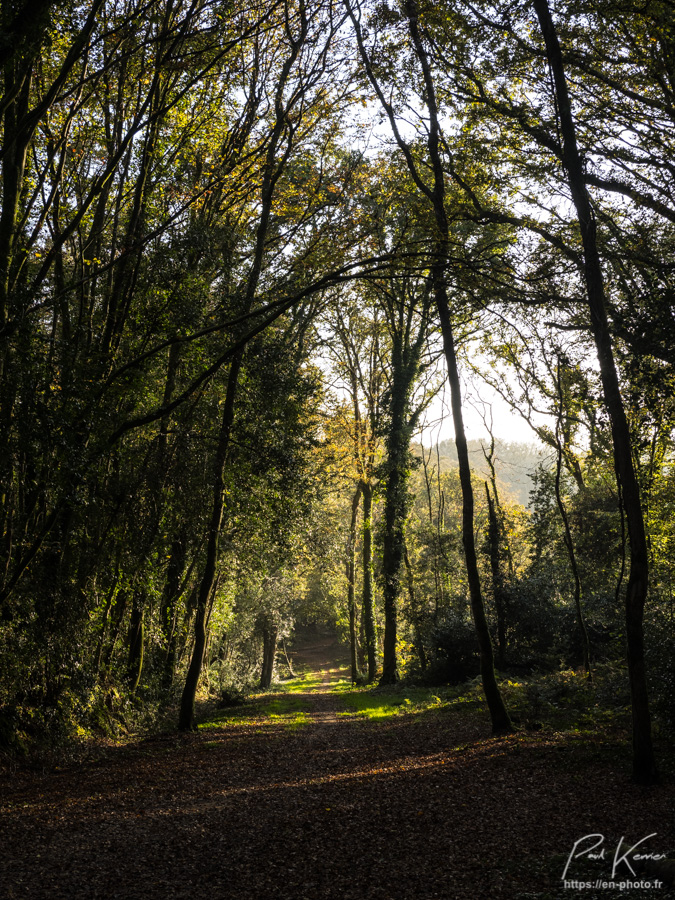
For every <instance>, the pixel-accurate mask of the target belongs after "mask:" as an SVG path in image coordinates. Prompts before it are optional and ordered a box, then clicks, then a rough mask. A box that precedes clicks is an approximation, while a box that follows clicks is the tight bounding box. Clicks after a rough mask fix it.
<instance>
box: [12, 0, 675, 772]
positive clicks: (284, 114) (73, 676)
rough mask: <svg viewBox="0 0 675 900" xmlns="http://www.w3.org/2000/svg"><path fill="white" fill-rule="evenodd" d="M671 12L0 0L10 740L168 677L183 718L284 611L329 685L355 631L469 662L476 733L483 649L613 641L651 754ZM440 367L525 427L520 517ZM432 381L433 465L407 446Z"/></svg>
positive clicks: (500, 726) (266, 642) (244, 666)
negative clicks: (437, 437)
mask: <svg viewBox="0 0 675 900" xmlns="http://www.w3.org/2000/svg"><path fill="white" fill-rule="evenodd" d="M672 21H673V7H672V4H671V3H669V2H667V0H658V2H651V0H650V2H648V3H647V4H646V5H645V4H641V5H638V4H632V3H630V2H629V3H621V4H619V3H617V2H615V0H599V2H594V3H592V4H591V5H590V6H589V5H588V4H584V6H583V9H582V8H580V7H577V6H576V5H575V4H574V3H573V2H564V3H562V4H558V5H557V6H556V7H555V8H554V9H552V8H550V7H549V6H548V4H547V3H546V0H532V2H519V3H517V4H515V5H514V4H512V3H509V4H501V3H498V2H497V3H494V4H491V5H488V6H485V5H483V6H479V7H474V6H472V5H470V4H462V3H459V4H457V3H453V4H446V3H438V2H435V3H433V4H432V3H427V2H426V0H425V2H419V3H418V2H416V0H405V2H401V3H395V2H381V3H366V2H363V3H358V2H354V0H345V2H343V3H338V2H333V0H307V2H305V0H296V2H292V3H289V2H276V0H255V2H250V3H248V4H246V5H243V6H242V5H239V4H238V5H236V6H235V5H233V4H230V3H227V2H215V0H214V2H211V0H204V2H197V3H192V4H187V3H183V2H181V0H151V2H150V3H145V4H137V3H134V2H133V0H129V2H116V0H94V2H92V3H91V4H89V5H85V6H82V5H75V4H72V3H69V2H65V3H58V4H56V3H49V2H43V3H39V4H37V5H36V4H34V3H29V4H27V5H25V4H22V3H20V2H4V0H3V3H2V11H1V19H0V28H1V31H0V47H1V48H2V55H3V57H4V62H3V69H2V98H1V100H0V114H1V115H2V136H3V137H2V149H1V151H0V153H1V164H2V211H1V213H0V484H1V490H0V522H1V525H2V529H1V537H2V550H1V552H2V559H1V562H0V579H1V587H0V617H1V621H0V647H1V649H2V662H1V663H0V731H1V734H0V740H2V742H3V743H4V744H5V745H8V746H17V745H18V744H21V743H24V744H25V743H26V741H28V740H29V739H31V737H36V736H37V735H38V732H40V730H41V729H42V730H45V726H46V730H47V731H48V732H50V733H52V734H54V733H56V731H57V730H58V728H59V727H63V728H65V729H66V730H67V729H72V728H74V727H81V726H87V725H91V724H92V723H98V724H99V725H100V726H102V727H111V723H112V722H113V721H114V719H115V717H117V719H118V720H119V718H120V717H122V718H124V717H125V716H126V717H128V716H129V714H130V713H129V703H130V702H132V701H133V702H134V704H135V706H136V708H138V709H139V710H147V711H152V710H154V709H155V707H156V705H157V703H163V702H169V701H171V700H172V699H176V698H177V697H178V696H179V695H180V696H181V697H182V700H181V704H180V710H181V711H180V726H181V727H183V728H190V727H192V726H193V724H194V704H195V697H196V695H197V692H198V690H199V687H200V684H201V685H203V686H207V687H209V688H210V689H212V690H222V689H225V688H227V689H228V690H231V689H233V688H235V687H242V686H243V685H245V684H247V683H252V682H253V680H260V681H261V683H262V684H263V686H268V685H269V684H270V683H271V680H272V678H273V676H274V667H275V655H276V649H277V646H278V645H280V643H281V641H282V640H284V639H285V637H288V636H290V635H291V634H292V627H293V622H294V621H296V620H303V619H304V620H305V621H311V620H314V619H320V618H326V617H328V618H332V619H333V620H337V621H341V622H344V625H345V628H346V631H347V633H348V634H349V637H350V641H351V645H352V676H353V678H354V679H357V678H360V677H361V672H362V670H363V671H364V674H365V677H367V678H368V679H369V680H371V681H372V680H373V679H375V677H377V672H378V666H379V660H380V653H381V652H383V654H384V655H383V659H382V662H383V671H382V675H381V677H382V680H383V681H385V682H391V681H394V680H396V679H397V678H398V677H399V674H400V672H401V671H403V672H404V673H405V674H408V675H411V674H415V673H417V674H418V675H423V676H424V677H427V678H436V679H439V678H440V679H443V678H446V679H448V678H458V677H466V676H468V675H472V674H476V673H477V672H478V671H479V670H480V673H481V677H482V680H483V685H484V688H485V692H486V697H487V700H488V703H489V708H490V712H491V715H492V723H493V728H494V729H495V730H508V729H510V728H511V723H510V720H509V715H508V711H507V710H506V707H505V706H504V703H503V701H502V698H501V695H500V691H499V686H498V682H497V679H496V677H495V651H496V662H497V666H498V668H500V669H502V670H503V669H505V668H506V669H508V667H509V666H511V667H513V666H515V667H521V668H524V669H529V670H532V669H533V668H534V667H551V666H555V665H556V664H557V663H558V662H559V661H560V659H562V660H563V662H564V664H565V665H571V666H578V665H584V666H585V668H586V670H587V672H588V674H589V677H592V673H593V667H594V665H596V664H597V663H600V664H609V663H610V662H611V663H614V662H616V660H618V659H621V658H623V657H624V655H625V654H624V652H623V642H624V641H626V642H627V646H628V654H627V661H628V682H627V683H629V684H630V689H631V702H632V710H633V745H634V776H635V777H636V778H637V779H638V780H641V781H648V780H651V779H653V778H655V777H656V767H655V762H654V757H653V752H652V748H651V722H650V710H649V701H648V690H649V679H650V678H653V675H654V672H657V671H658V673H659V676H660V683H661V684H662V685H664V684H665V685H667V684H672V678H673V674H674V673H673V667H672V666H673V664H672V647H673V641H674V635H673V620H672V586H671V578H672V564H671V562H670V560H671V558H672V553H671V550H672V546H673V540H674V538H675V532H674V529H673V524H672V521H673V520H672V508H673V490H674V478H673V473H674V469H673V424H674V417H675V405H674V404H673V396H674V394H673V379H674V375H673V357H672V345H673V334H674V332H675V328H674V323H673V305H672V299H673V296H674V286H673V265H674V260H673V223H674V222H675V197H674V196H673V164H672V159H673V149H674V148H673V137H672V135H673V133H674V132H673V120H674V118H675V115H674V112H673V111H674V110H675V97H674V96H673V90H674V88H673V84H674V83H675V34H674V32H673V25H672ZM469 372H471V373H472V377H474V378H479V379H482V380H483V381H485V382H487V383H488V384H489V385H490V386H491V388H492V390H493V391H496V392H497V393H499V394H501V395H502V398H503V400H504V401H505V402H506V403H509V404H510V405H511V407H512V408H513V410H514V415H519V416H522V417H523V418H524V419H525V420H526V421H528V422H529V423H530V425H531V426H532V429H533V435H536V436H537V438H538V440H539V442H540V443H541V444H542V445H543V447H544V448H545V450H546V454H547V455H546V454H545V456H544V460H543V464H542V466H541V467H540V468H539V469H538V470H537V473H536V477H535V478H534V482H533V492H532V496H531V501H530V504H529V507H528V508H525V506H524V505H523V504H522V502H521V503H520V504H518V503H516V502H514V498H513V497H512V496H511V495H510V494H509V491H508V489H507V487H506V486H505V481H507V480H508V479H506V478H505V477H504V473H503V472H502V471H501V469H500V455H501V456H503V455H504V450H503V446H501V447H500V445H499V443H496V444H495V442H494V440H493V441H492V444H491V446H490V442H488V443H486V445H485V458H484V460H481V461H480V463H479V464H478V465H477V464H476V463H477V460H476V457H475V454H473V453H471V452H470V450H471V447H470V445H468V444H467V441H466V435H465V433H464V425H463V420H464V403H465V396H464V394H465V385H463V382H462V377H466V375H467V374H468V373H469ZM445 379H447V382H448V385H449V395H450V398H451V409H452V419H453V423H454V430H455V437H456V442H455V445H454V446H455V451H454V452H455V457H456V459H457V464H458V465H457V468H455V467H454V464H453V463H452V462H448V463H446V462H444V461H443V460H444V457H443V456H442V454H441V452H440V449H439V450H438V452H436V451H433V452H430V450H429V448H428V447H427V448H426V449H425V448H424V447H418V449H417V450H414V452H411V446H412V445H413V442H414V441H415V440H416V429H417V428H418V427H419V426H420V424H421V423H422V422H423V420H424V415H425V410H427V409H429V408H431V407H430V404H432V400H433V397H434V395H435V394H436V392H437V391H438V390H439V388H440V387H441V385H442V383H443V381H444V380H445ZM506 437H508V436H506ZM427 443H428V441H427ZM474 449H475V448H474ZM520 499H521V501H522V499H523V498H522V494H521V498H520ZM645 621H646V624H647V633H646V642H645V634H644V626H645ZM472 629H475V632H476V634H477V636H478V646H479V648H480V653H479V657H476V650H475V646H474V645H475V643H476V638H475V635H474V634H473V632H472ZM645 661H646V662H645ZM477 665H478V666H479V668H478V669H476V668H475V667H476V666H477ZM474 670H475V671H474ZM650 673H651V674H650ZM669 679H670V681H669ZM665 696H666V693H665V692H664V691H663V690H662V691H660V692H657V701H658V702H657V707H658V714H659V716H660V717H661V720H662V721H664V722H667V721H668V720H670V721H671V724H672V719H673V713H672V706H670V707H669V706H668V702H667V701H664V700H663V697H665Z"/></svg>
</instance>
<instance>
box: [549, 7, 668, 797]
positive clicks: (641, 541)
mask: <svg viewBox="0 0 675 900" xmlns="http://www.w3.org/2000/svg"><path fill="white" fill-rule="evenodd" d="M533 4H534V9H535V11H536V13H537V17H538V19H539V25H540V27H541V32H542V35H543V37H544V43H545V46H546V56H547V59H548V63H549V66H550V68H551V72H552V74H553V82H554V85H555V95H556V103H557V107H558V115H559V117H560V129H561V132H562V138H563V147H562V162H563V166H564V168H565V172H566V175H567V182H568V185H569V188H570V192H571V194H572V200H573V202H574V206H575V209H576V213H577V220H578V222H579V231H580V232H581V239H582V243H583V248H584V278H585V281H586V293H587V297H588V307H589V312H590V326H591V333H592V335H593V340H594V342H595V346H596V350H597V354H598V362H599V364H600V379H601V382H602V389H603V393H604V398H605V406H606V408H607V412H608V413H609V418H610V422H611V427H612V443H613V447H614V466H615V469H616V476H617V481H618V482H619V485H620V489H621V493H622V496H623V503H624V510H625V513H626V522H627V524H628V540H629V546H630V572H629V575H628V584H627V586H626V640H627V649H628V677H629V681H630V691H631V703H632V713H633V778H634V780H635V781H637V782H639V783H640V784H649V783H652V782H654V781H656V780H657V779H658V773H657V769H656V760H655V758H654V749H653V745H652V734H651V717H650V711H649V699H648V693H647V679H646V674H645V658H644V634H643V618H644V607H645V601H646V599H647V590H648V586H649V554H648V550H647V538H646V534H645V526H644V519H643V515H642V503H641V499H640V488H639V485H638V480H637V475H636V472H635V468H634V466H633V457H632V452H631V437H630V429H629V427H628V419H627V418H626V411H625V408H624V404H623V398H622V396H621V390H620V387H619V376H618V373H617V369H616V363H615V360H614V351H613V348H612V339H611V335H610V331H609V322H608V318H607V307H606V301H605V287H604V280H603V275H602V267H601V265H600V255H599V252H598V244H597V224H596V221H595V215H594V213H593V208H592V206H591V201H590V197H589V194H588V190H587V188H586V181H585V178H584V171H583V161H582V159H581V154H580V153H579V147H578V144H577V136H576V126H575V124H574V118H573V116H572V106H571V103H570V98H569V93H568V90H567V79H566V77H565V67H564V63H563V58H562V51H561V49H560V43H559V41H558V35H557V32H556V28H555V25H554V23H553V18H552V16H551V11H550V9H549V6H548V2H547V0H533Z"/></svg>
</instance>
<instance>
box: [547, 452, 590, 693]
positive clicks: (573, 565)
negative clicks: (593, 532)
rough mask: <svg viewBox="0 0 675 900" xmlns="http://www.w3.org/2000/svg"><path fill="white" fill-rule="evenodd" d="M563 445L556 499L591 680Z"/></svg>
mask: <svg viewBox="0 0 675 900" xmlns="http://www.w3.org/2000/svg"><path fill="white" fill-rule="evenodd" d="M562 462H563V455H562V445H561V444H560V443H558V457H557V462H556V469H555V481H554V484H555V499H556V502H557V504H558V512H559V513H560V518H561V520H562V523H563V535H564V542H565V548H566V550H567V556H568V559H569V561H570V569H571V571H572V578H573V580H574V608H575V610H576V614H577V625H578V627H579V634H580V636H581V651H582V655H583V660H584V669H585V670H586V677H587V678H588V680H589V681H592V680H593V675H592V673H591V645H590V641H589V640H588V630H587V628H586V621H585V619H584V613H583V610H582V608H581V576H580V575H579V567H578V566H577V555H576V552H575V550H574V541H573V540H572V529H571V528H570V521H569V517H568V515H567V510H566V509H565V503H564V501H563V497H562V491H561V488H560V478H561V474H562Z"/></svg>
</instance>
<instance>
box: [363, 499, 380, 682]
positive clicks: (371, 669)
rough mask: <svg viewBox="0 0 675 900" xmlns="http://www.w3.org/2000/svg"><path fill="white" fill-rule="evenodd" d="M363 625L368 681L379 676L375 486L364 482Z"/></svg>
mask: <svg viewBox="0 0 675 900" xmlns="http://www.w3.org/2000/svg"><path fill="white" fill-rule="evenodd" d="M361 491H362V494H363V623H364V631H365V636H366V656H367V658H368V681H369V682H372V681H375V676H376V675H377V630H376V628H375V610H374V601H373V486H372V485H371V484H368V483H367V482H363V484H362V486H361Z"/></svg>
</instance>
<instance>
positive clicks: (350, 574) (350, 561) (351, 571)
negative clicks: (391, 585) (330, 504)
mask: <svg viewBox="0 0 675 900" xmlns="http://www.w3.org/2000/svg"><path fill="white" fill-rule="evenodd" d="M360 501H361V485H360V484H359V486H358V487H357V489H356V491H355V492H354V497H353V499H352V517H351V520H350V523H349V537H348V539H347V566H346V569H347V608H348V611H349V648H350V659H351V676H352V684H356V682H357V681H358V678H359V666H358V637H357V631H356V595H355V584H354V581H355V574H356V520H357V517H358V513H359V503H360Z"/></svg>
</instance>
